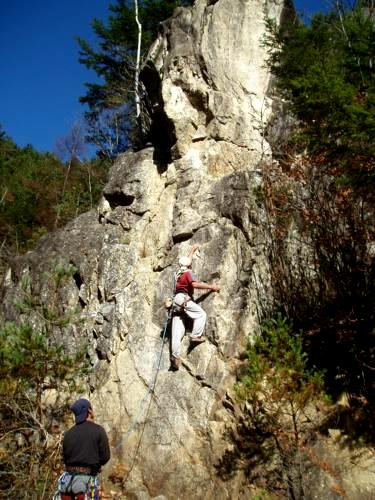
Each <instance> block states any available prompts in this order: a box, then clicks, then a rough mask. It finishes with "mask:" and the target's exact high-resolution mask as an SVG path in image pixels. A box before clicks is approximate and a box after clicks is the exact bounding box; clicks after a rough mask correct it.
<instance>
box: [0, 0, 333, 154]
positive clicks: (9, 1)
mask: <svg viewBox="0 0 375 500" xmlns="http://www.w3.org/2000/svg"><path fill="white" fill-rule="evenodd" d="M110 3H115V2H114V0H112V2H111V0H0V99H1V100H0V124H1V125H2V126H3V128H4V130H5V131H6V133H7V134H8V135H9V136H10V137H11V138H12V139H13V140H14V141H15V142H16V144H18V145H19V146H21V147H23V146H26V145H27V144H32V145H33V146H34V147H35V148H36V149H38V150H39V151H53V150H54V147H55V144H56V141H57V140H58V139H59V138H60V137H61V136H63V135H65V134H67V132H68V131H69V129H70V127H71V125H72V124H73V123H74V122H75V121H76V120H77V119H79V118H80V116H81V115H82V112H83V110H84V107H83V105H82V104H80V103H79V97H80V96H81V95H83V94H84V93H85V87H84V83H85V82H93V81H94V80H95V74H94V73H92V72H90V71H89V70H87V69H86V68H85V67H84V66H83V65H81V64H79V62H78V49H79V47H78V44H77V42H76V41H75V36H80V37H82V38H84V39H86V40H88V41H91V42H94V40H95V38H94V34H93V32H92V29H91V26H90V23H91V21H92V19H93V18H94V17H98V18H99V19H103V20H106V19H107V18H108V14H109V11H108V6H109V4H110ZM327 3H328V0H316V1H313V0H297V1H296V7H297V9H298V10H303V11H304V13H305V14H306V16H310V15H311V14H312V13H313V12H315V11H317V10H323V9H324V8H325V7H326V6H327Z"/></svg>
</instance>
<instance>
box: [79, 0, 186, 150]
mask: <svg viewBox="0 0 375 500" xmlns="http://www.w3.org/2000/svg"><path fill="white" fill-rule="evenodd" d="M192 3H193V0H139V20H140V23H141V24H142V59H144V56H145V55H146V54H147V51H148V49H149V48H150V45H151V43H152V42H153V41H154V40H155V38H156V36H157V32H158V29H159V25H160V22H162V21H163V20H165V19H167V18H168V17H170V16H171V15H172V14H173V11H174V9H175V8H176V7H178V6H187V5H191V4H192ZM109 10H110V12H111V15H110V16H109V18H108V22H107V24H105V23H103V22H102V21H100V20H98V19H94V20H93V22H92V28H93V30H94V32H95V34H96V36H97V37H98V48H97V49H95V48H93V47H91V46H90V44H89V43H88V42H87V41H85V40H84V39H82V38H80V37H78V38H77V40H78V43H79V46H80V58H79V62H80V63H82V64H84V65H85V66H86V67H87V68H89V69H91V70H93V71H95V73H96V74H97V75H98V76H99V77H100V78H101V79H102V81H103V83H102V84H98V83H87V84H86V87H87V93H86V95H85V96H83V97H81V102H83V103H86V104H87V105H88V106H89V111H88V112H87V113H86V119H87V122H88V128H89V133H88V139H89V141H90V142H91V143H93V144H95V145H96V146H98V148H99V152H100V153H101V154H102V155H104V156H107V157H110V158H113V157H114V156H115V155H117V154H118V153H119V152H121V151H124V150H125V149H126V148H127V147H129V145H131V144H132V143H135V142H137V141H138V140H139V138H137V133H136V131H135V130H134V128H135V125H136V123H135V112H134V95H135V94H134V79H135V69H136V50H137V40H138V27H137V24H136V20H135V13H134V1H133V0H117V1H116V3H115V4H111V5H110V7H109Z"/></svg>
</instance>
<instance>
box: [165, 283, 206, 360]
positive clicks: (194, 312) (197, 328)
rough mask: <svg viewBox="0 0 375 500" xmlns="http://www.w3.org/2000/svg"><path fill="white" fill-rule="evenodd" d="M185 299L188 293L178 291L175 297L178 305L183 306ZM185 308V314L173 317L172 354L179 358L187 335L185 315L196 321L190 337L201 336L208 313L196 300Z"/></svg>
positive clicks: (189, 302)
mask: <svg viewBox="0 0 375 500" xmlns="http://www.w3.org/2000/svg"><path fill="white" fill-rule="evenodd" d="M185 300H186V294H184V293H178V294H177V295H176V296H175V298H174V302H175V304H177V306H182V305H183V304H184V302H185ZM184 310H185V312H184V313H183V314H181V315H176V314H175V315H174V316H173V319H172V356H175V357H177V358H178V357H179V356H180V349H181V341H182V339H183V337H184V335H185V323H184V315H186V316H189V318H191V319H192V320H193V321H194V324H193V331H192V332H191V335H190V337H201V336H202V335H203V331H204V327H205V326H206V319H207V314H206V313H205V311H203V309H202V308H201V307H200V306H198V304H196V303H195V302H194V301H192V300H189V301H188V302H187V303H186V305H185V308H184Z"/></svg>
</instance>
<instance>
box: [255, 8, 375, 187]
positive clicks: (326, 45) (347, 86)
mask: <svg viewBox="0 0 375 500" xmlns="http://www.w3.org/2000/svg"><path fill="white" fill-rule="evenodd" d="M265 45H266V46H267V47H268V50H269V60H268V65H269V67H270V69H271V71H272V72H273V74H274V75H275V76H276V85H277V89H278V91H279V93H280V94H281V96H282V97H283V98H284V99H285V100H286V102H287V103H289V105H290V108H291V111H292V113H293V114H294V115H295V116H296V117H297V118H298V120H299V125H298V133H297V134H296V136H295V137H294V140H295V141H296V143H297V145H298V147H299V148H303V147H307V148H308V150H309V151H310V152H317V151H320V152H321V151H328V152H329V155H330V156H331V157H332V156H333V157H334V158H336V159H340V161H342V162H343V163H342V164H343V165H345V166H346V172H347V173H348V174H349V175H350V176H351V177H352V179H353V178H354V177H358V176H361V175H365V176H366V179H368V178H372V179H373V177H374V169H375V163H374V153H375V140H374V138H375V74H374V69H373V65H374V61H375V23H374V19H373V18H372V17H371V16H369V15H368V12H367V11H366V10H364V9H363V8H362V6H361V4H359V3H358V4H357V5H356V6H355V7H354V9H350V8H348V7H345V6H344V4H343V3H340V4H337V6H336V8H335V9H334V10H333V11H331V12H329V13H328V14H317V15H315V16H314V18H313V19H312V22H311V24H310V25H306V24H304V23H303V22H302V21H301V20H299V19H296V20H294V22H292V23H289V24H288V25H287V26H282V27H280V28H278V27H276V25H275V23H274V22H273V21H272V20H268V35H267V36H266V38H265Z"/></svg>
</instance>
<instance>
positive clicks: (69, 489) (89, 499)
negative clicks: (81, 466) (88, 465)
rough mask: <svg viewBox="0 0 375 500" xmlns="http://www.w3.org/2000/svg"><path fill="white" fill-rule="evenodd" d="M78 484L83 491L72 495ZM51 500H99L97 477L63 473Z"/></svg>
mask: <svg viewBox="0 0 375 500" xmlns="http://www.w3.org/2000/svg"><path fill="white" fill-rule="evenodd" d="M82 476H84V477H82ZM78 482H79V485H80V486H82V487H83V488H84V489H85V491H81V492H80V493H73V489H74V486H77V483H78ZM74 483H76V484H74ZM79 489H81V488H79ZM53 500H99V479H98V477H97V476H92V475H88V474H83V473H75V472H69V471H65V472H63V473H62V475H61V476H60V477H59V480H58V482H57V491H56V493H55V495H54V497H53Z"/></svg>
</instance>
